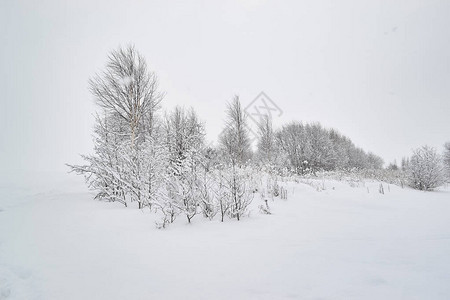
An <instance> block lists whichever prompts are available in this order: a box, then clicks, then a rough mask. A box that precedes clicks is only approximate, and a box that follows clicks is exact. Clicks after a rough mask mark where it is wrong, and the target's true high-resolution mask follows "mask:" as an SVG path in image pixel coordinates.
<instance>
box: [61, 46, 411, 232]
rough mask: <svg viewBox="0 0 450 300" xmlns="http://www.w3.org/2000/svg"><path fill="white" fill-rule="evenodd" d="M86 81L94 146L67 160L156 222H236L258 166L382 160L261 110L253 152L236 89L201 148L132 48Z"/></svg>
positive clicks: (199, 126) (201, 131) (197, 125)
mask: <svg viewBox="0 0 450 300" xmlns="http://www.w3.org/2000/svg"><path fill="white" fill-rule="evenodd" d="M89 87H90V91H91V93H92V95H93V96H94V99H95V101H96V104H97V105H98V107H99V111H98V113H97V115H96V118H95V127H94V133H95V135H94V153H93V154H92V155H83V159H84V161H85V164H84V165H69V167H70V168H71V171H73V172H76V173H78V174H82V175H84V176H85V178H86V182H87V183H88V186H89V187H90V188H92V189H94V190H95V191H97V195H96V197H95V198H97V199H103V200H107V201H114V202H120V203H122V204H123V205H125V206H129V205H130V204H131V203H136V205H137V207H138V208H140V209H142V208H149V209H151V210H154V211H157V212H159V213H160V215H161V216H162V217H161V220H160V221H159V222H158V226H159V227H166V226H167V225H168V224H170V223H172V222H173V221H174V220H175V219H176V218H177V217H178V216H180V215H183V216H184V217H186V220H187V221H188V222H191V221H192V219H193V218H194V217H195V216H197V215H203V216H204V217H206V218H209V219H213V218H214V217H216V216H218V217H219V218H220V220H221V221H223V220H224V218H225V217H229V218H234V219H237V220H240V219H241V218H242V217H243V216H245V215H246V214H247V213H248V206H249V204H250V203H251V201H252V199H253V196H254V193H255V192H256V190H257V189H258V186H261V184H258V181H261V178H259V177H258V176H257V173H258V172H259V171H264V172H266V173H268V174H271V175H272V176H277V175H289V174H297V175H305V174H315V173H316V172H318V171H332V170H346V171H351V170H361V169H381V168H382V167H383V161H382V159H381V158H380V157H378V156H376V155H375V154H373V153H366V152H365V151H364V150H362V149H360V148H358V147H356V146H355V145H354V144H353V143H352V142H351V140H350V139H349V138H347V137H345V136H343V135H341V134H340V133H338V132H337V131H336V130H333V129H326V128H323V127H322V126H321V125H320V124H319V123H313V124H304V123H301V122H292V123H290V124H287V125H285V126H283V127H282V128H280V129H277V130H275V129H274V128H273V126H272V120H271V119H270V117H268V116H266V117H263V118H262V119H261V120H260V122H259V124H258V143H257V149H256V151H253V150H252V144H251V138H250V133H249V130H248V128H249V127H248V123H247V115H246V113H245V111H244V110H243V108H242V105H241V102H240V99H239V97H237V96H236V97H235V98H234V99H232V101H230V102H229V103H228V104H227V107H226V122H225V124H224V129H223V131H222V133H221V134H220V136H219V138H218V144H217V145H215V146H212V145H208V144H207V143H206V142H205V127H204V124H203V123H202V122H201V121H200V119H199V117H198V115H197V113H196V112H195V111H194V110H193V109H192V108H191V109H186V108H184V107H179V106H178V107H175V108H174V109H173V110H172V111H168V112H165V113H162V112H161V106H162V105H161V104H162V100H163V99H164V93H162V92H161V91H160V90H159V88H158V79H157V76H156V74H155V73H153V72H151V71H149V70H148V67H147V63H146V61H145V59H144V57H143V56H142V55H140V54H139V53H138V52H137V51H136V49H135V48H134V47H133V46H130V47H127V48H119V49H117V50H115V51H112V52H111V53H110V55H109V57H108V62H107V64H106V68H105V70H104V71H103V72H102V73H100V74H97V75H95V76H94V77H93V78H92V79H90V80H89ZM411 161H412V159H411ZM270 182H271V186H270V187H269V186H268V187H267V192H271V193H274V192H275V190H276V187H277V186H276V179H275V180H271V181H270Z"/></svg>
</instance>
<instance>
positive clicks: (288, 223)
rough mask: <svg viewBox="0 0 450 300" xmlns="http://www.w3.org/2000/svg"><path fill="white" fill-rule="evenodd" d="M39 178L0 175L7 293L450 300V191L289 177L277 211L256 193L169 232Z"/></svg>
mask: <svg viewBox="0 0 450 300" xmlns="http://www.w3.org/2000/svg"><path fill="white" fill-rule="evenodd" d="M30 177H31V179H30V180H29V182H23V183H21V180H19V179H17V178H15V177H14V176H12V175H11V176H7V178H6V179H4V180H2V182H0V299H450V284H449V283H450V189H449V188H448V187H443V188H441V189H439V190H438V191H434V192H420V191H415V190H412V189H409V188H405V189H402V188H400V187H398V186H393V185H390V186H389V189H388V186H387V184H384V188H385V194H384V195H382V194H380V193H378V186H379V183H377V182H366V183H365V184H364V186H359V187H350V185H349V184H348V183H347V182H344V181H332V180H327V181H325V182H324V185H325V190H324V191H320V192H318V191H317V190H316V189H314V188H313V187H311V186H310V185H307V184H302V183H295V182H290V183H286V185H287V188H288V199H287V200H281V199H279V198H276V199H275V200H274V201H273V202H272V201H269V205H270V208H271V210H272V213H273V214H272V215H263V214H261V213H259V211H258V209H257V206H258V205H260V204H261V200H260V198H259V197H255V199H254V202H253V203H252V207H253V208H252V212H251V214H250V216H249V217H246V218H244V219H242V220H241V221H239V222H238V221H236V220H226V222H224V223H221V222H219V218H216V220H213V221H208V220H206V219H204V218H203V217H202V216H200V215H199V216H196V217H195V218H194V219H193V223H192V224H187V221H186V219H185V218H183V217H182V216H179V218H178V219H177V221H176V223H175V224H171V225H170V226H169V228H167V229H163V230H160V229H156V228H155V216H154V214H153V213H150V212H148V211H146V210H144V211H140V210H138V209H135V208H132V207H129V208H125V207H123V206H122V205H120V204H116V203H106V202H100V201H95V200H93V195H94V194H93V193H92V192H90V191H88V190H87V188H86V187H85V185H84V182H83V180H82V178H80V177H77V176H75V175H72V174H70V175H61V176H59V177H58V178H56V179H53V180H50V177H51V176H48V174H41V175H37V176H34V177H33V176H30ZM320 184H322V183H321V181H320ZM367 188H368V189H369V193H368V191H367ZM389 190H390V191H389Z"/></svg>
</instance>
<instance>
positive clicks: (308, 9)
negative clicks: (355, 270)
mask: <svg viewBox="0 0 450 300" xmlns="http://www.w3.org/2000/svg"><path fill="white" fill-rule="evenodd" d="M449 28H450V1H415V0H409V1H400V0H398V1H393V0H390V1H388V0H386V1H358V0H355V1H335V0H328V1H268V0H267V1H258V0H248V1H215V2H212V1H142V2H137V1H136V2H133V1H95V3H94V1H13V0H3V1H0V41H1V47H0V95H1V96H0V101H1V103H0V104H1V106H0V117H1V119H0V126H1V130H0V170H1V171H0V172H3V171H7V170H13V169H21V170H23V171H29V170H36V169H39V170H64V169H65V166H64V163H66V162H70V163H79V162H80V159H79V157H78V154H80V153H88V152H90V151H91V148H92V143H91V133H92V123H93V117H92V113H93V112H94V110H95V107H94V105H93V101H92V97H91V96H90V94H89V92H88V89H87V80H88V78H89V77H91V76H92V75H94V74H95V72H98V71H101V70H102V69H103V67H104V65H105V63H106V57H107V54H108V52H109V51H110V50H112V49H115V48H117V46H119V45H127V44H129V43H133V44H135V46H136V48H137V49H138V50H139V51H140V52H141V53H142V54H143V55H144V56H145V57H146V58H147V62H148V63H149V66H150V67H151V69H152V70H154V71H155V72H156V73H157V74H158V75H159V78H160V86H161V89H162V90H164V91H166V92H167V96H166V98H165V100H164V107H165V108H171V107H173V106H174V105H175V104H181V105H185V106H193V107H194V108H195V109H196V110H197V112H198V113H199V115H200V117H201V118H202V119H203V120H204V122H205V123H206V127H207V131H208V139H210V140H213V139H215V137H216V136H217V134H218V133H219V132H220V130H221V128H222V127H223V118H224V109H225V106H226V102H227V101H229V100H230V99H231V98H232V96H233V95H234V94H239V95H240V96H241V100H242V102H243V104H244V105H246V104H248V103H250V102H251V101H252V100H253V98H254V97H255V96H256V95H258V94H259V92H261V91H265V92H266V93H267V95H269V97H270V98H271V99H272V100H273V101H274V102H276V104H277V105H278V106H279V107H280V108H281V109H282V110H283V112H284V113H283V115H282V116H281V117H280V118H278V119H276V120H275V123H276V124H281V123H286V122H288V121H290V120H302V121H319V122H321V123H322V124H323V125H325V126H327V127H334V128H336V129H338V130H339V131H340V132H342V133H343V134H345V135H347V136H348V137H350V138H351V139H352V140H353V141H354V142H355V144H357V145H358V146H360V147H362V148H363V149H365V150H370V151H373V152H374V153H376V154H378V155H380V156H382V157H383V158H384V159H385V161H387V162H389V161H392V160H394V159H397V160H398V161H399V160H400V158H401V157H402V156H406V155H409V154H410V150H411V149H412V148H415V147H418V146H420V145H423V144H428V145H431V146H434V147H436V148H438V149H439V151H441V150H442V145H443V144H444V142H446V141H450V30H449Z"/></svg>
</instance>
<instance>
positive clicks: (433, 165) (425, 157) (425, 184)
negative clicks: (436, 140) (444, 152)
mask: <svg viewBox="0 0 450 300" xmlns="http://www.w3.org/2000/svg"><path fill="white" fill-rule="evenodd" d="M407 172H408V178H409V184H410V185H411V187H413V188H415V189H418V190H431V189H433V188H436V187H438V186H440V185H441V184H443V183H444V174H443V165H442V160H441V157H440V156H439V154H438V153H437V152H436V149H434V148H431V147H428V146H423V147H421V148H418V149H416V150H414V152H413V155H412V156H411V159H410V162H409V166H408V170H407Z"/></svg>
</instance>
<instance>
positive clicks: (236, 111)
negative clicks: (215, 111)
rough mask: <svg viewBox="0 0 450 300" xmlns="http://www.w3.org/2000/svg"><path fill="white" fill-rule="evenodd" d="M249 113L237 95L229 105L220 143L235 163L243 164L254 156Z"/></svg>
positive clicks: (228, 157)
mask: <svg viewBox="0 0 450 300" xmlns="http://www.w3.org/2000/svg"><path fill="white" fill-rule="evenodd" d="M247 128H248V125H247V115H246V114H245V112H244V110H243V109H242V105H241V102H240V101H239V97H238V96H235V97H234V99H233V101H232V102H231V103H229V104H228V106H227V116H226V123H225V129H224V130H223V132H222V134H221V136H220V140H219V142H220V145H221V148H222V151H223V153H224V154H225V156H226V158H227V159H229V160H231V163H232V164H233V165H237V166H242V165H244V164H245V163H246V162H247V161H248V160H249V159H250V158H251V156H252V150H251V143H250V136H249V132H248V129H247Z"/></svg>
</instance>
